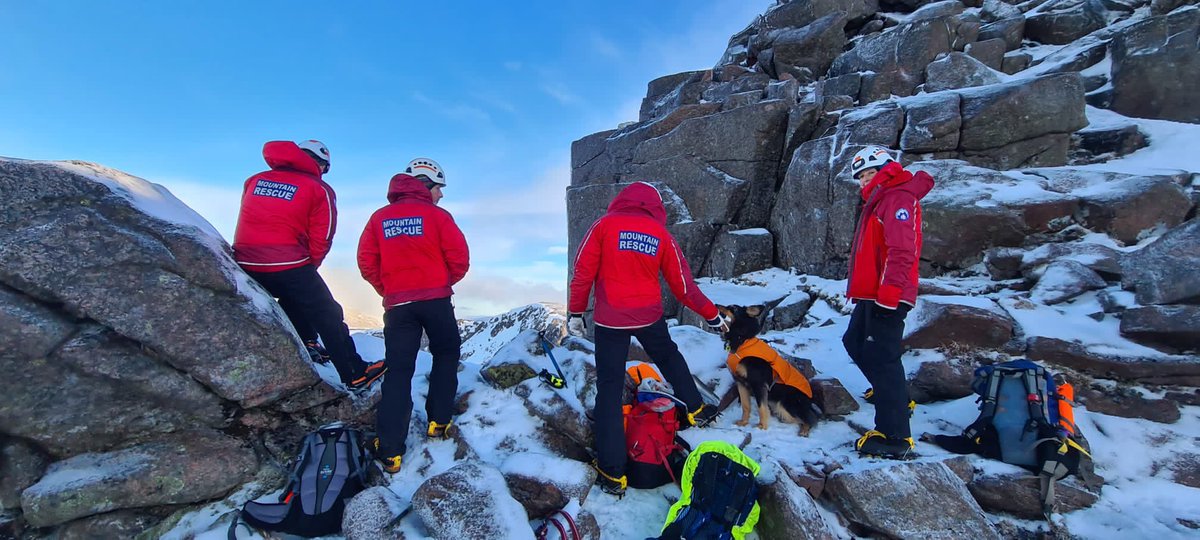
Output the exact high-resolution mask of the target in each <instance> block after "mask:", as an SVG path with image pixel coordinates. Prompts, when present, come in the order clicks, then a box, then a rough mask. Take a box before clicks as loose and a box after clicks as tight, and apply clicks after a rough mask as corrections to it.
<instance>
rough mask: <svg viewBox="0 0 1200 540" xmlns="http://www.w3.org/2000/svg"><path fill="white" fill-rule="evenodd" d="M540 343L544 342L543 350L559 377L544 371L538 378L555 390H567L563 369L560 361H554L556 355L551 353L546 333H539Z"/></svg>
mask: <svg viewBox="0 0 1200 540" xmlns="http://www.w3.org/2000/svg"><path fill="white" fill-rule="evenodd" d="M538 341H541V342H542V350H543V351H546V356H549V357H550V363H552V364H554V371H556V372H558V375H557V376H555V375H553V374H551V373H550V372H549V371H546V370H545V369H542V372H541V373H538V377H541V379H542V380H543V381H546V384H549V385H550V386H552V387H554V388H566V387H567V379H566V378H565V377H563V372H562V368H560V367H558V360H555V359H554V353H553V352H550V340H548V339H546V334H545V333H543V332H539V333H538Z"/></svg>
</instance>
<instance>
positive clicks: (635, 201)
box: [608, 182, 667, 225]
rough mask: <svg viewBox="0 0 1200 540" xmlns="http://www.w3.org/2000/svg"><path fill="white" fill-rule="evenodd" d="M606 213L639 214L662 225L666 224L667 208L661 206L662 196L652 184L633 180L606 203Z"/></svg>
mask: <svg viewBox="0 0 1200 540" xmlns="http://www.w3.org/2000/svg"><path fill="white" fill-rule="evenodd" d="M608 213H610V214H641V215H646V216H650V217H652V218H654V220H655V221H657V222H659V223H662V224H663V225H666V224H667V209H666V208H664V207H663V203H662V196H661V195H659V194H658V190H657V189H655V188H654V186H652V185H650V184H647V183H645V182H634V183H633V184H630V185H629V187H627V188H625V189H622V190H621V192H620V193H618V194H617V197H616V198H615V199H613V201H612V203H610V204H609V205H608Z"/></svg>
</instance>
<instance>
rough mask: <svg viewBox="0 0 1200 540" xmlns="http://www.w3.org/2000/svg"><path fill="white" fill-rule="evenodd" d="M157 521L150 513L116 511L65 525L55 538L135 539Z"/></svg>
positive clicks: (74, 539) (65, 539)
mask: <svg viewBox="0 0 1200 540" xmlns="http://www.w3.org/2000/svg"><path fill="white" fill-rule="evenodd" d="M159 520H160V517H159V516H157V515H154V514H150V513H145V512H138V511H136V510H118V511H116V512H109V513H107V514H99V515H95V516H88V517H85V518H83V519H77V520H75V521H72V522H70V523H67V524H65V525H63V526H62V527H60V528H59V529H58V530H57V531H56V532H57V534H56V535H55V538H58V539H59V540H90V539H93V538H136V537H137V536H138V535H139V534H141V533H143V532H146V531H147V530H148V529H150V528H151V527H153V526H154V524H155V523H157V522H158V521H159Z"/></svg>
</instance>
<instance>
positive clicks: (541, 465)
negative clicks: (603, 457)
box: [500, 453, 596, 519]
mask: <svg viewBox="0 0 1200 540" xmlns="http://www.w3.org/2000/svg"><path fill="white" fill-rule="evenodd" d="M500 471H501V472H502V473H503V474H504V481H505V482H506V483H507V484H508V489H509V491H510V492H511V493H512V496H513V497H514V498H515V499H517V502H520V503H521V506H523V507H525V512H526V513H527V514H528V515H529V518H530V519H536V518H542V517H546V516H547V515H549V514H550V513H551V512H553V511H555V510H558V509H560V508H562V507H563V506H565V505H566V504H567V502H568V501H572V500H574V501H578V502H579V503H580V504H583V503H584V502H585V501H587V497H588V493H589V492H590V491H591V487H592V484H594V483H596V470H595V469H593V468H591V467H589V466H588V465H587V464H585V463H580V462H578V461H573V460H570V459H564V458H561V457H557V456H550V455H544V454H533V453H520V454H514V455H513V456H511V457H509V458H508V459H506V460H505V461H504V463H503V464H502V465H501V466H500Z"/></svg>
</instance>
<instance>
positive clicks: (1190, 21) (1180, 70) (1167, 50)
mask: <svg viewBox="0 0 1200 540" xmlns="http://www.w3.org/2000/svg"><path fill="white" fill-rule="evenodd" d="M1198 37H1200V9H1198V8H1195V7H1189V8H1185V9H1180V10H1176V11H1174V12H1172V13H1171V14H1169V15H1161V16H1158V17H1150V18H1147V19H1145V20H1142V21H1139V22H1137V23H1135V24H1133V25H1131V26H1129V27H1128V28H1125V29H1124V30H1122V31H1121V32H1120V33H1119V34H1118V35H1117V36H1116V37H1115V38H1114V39H1113V41H1112V47H1111V49H1112V87H1113V93H1112V105H1111V108H1112V110H1114V111H1117V112H1119V113H1121V114H1124V115H1126V116H1136V117H1140V118H1161V119H1164V120H1174V121H1177V122H1191V123H1197V122H1200V102H1198V101H1197V100H1196V99H1195V89H1196V88H1200V54H1196V42H1197V38H1198Z"/></svg>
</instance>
